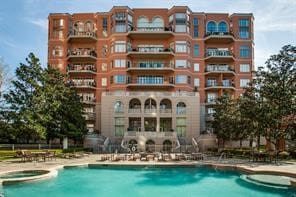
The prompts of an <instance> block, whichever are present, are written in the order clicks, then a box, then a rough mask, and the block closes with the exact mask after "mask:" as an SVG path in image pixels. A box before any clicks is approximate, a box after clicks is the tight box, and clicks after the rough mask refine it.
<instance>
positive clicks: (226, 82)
mask: <svg viewBox="0 0 296 197" xmlns="http://www.w3.org/2000/svg"><path fill="white" fill-rule="evenodd" d="M215 86H222V87H234V84H233V83H232V81H230V80H223V81H222V82H220V83H218V82H217V81H207V83H206V87H215Z"/></svg>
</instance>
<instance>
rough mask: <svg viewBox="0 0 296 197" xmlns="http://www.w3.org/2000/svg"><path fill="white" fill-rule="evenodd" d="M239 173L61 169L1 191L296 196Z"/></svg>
mask: <svg viewBox="0 0 296 197" xmlns="http://www.w3.org/2000/svg"><path fill="white" fill-rule="evenodd" d="M239 176H240V174H239V173H237V172H234V171H221V170H219V171H215V170H214V169H212V168H206V167H186V168H184V167H183V168H180V167H178V168H167V167H166V168H155V167H153V168H151V167H116V168H114V167H99V168H87V167H79V168H70V169H63V170H60V171H59V173H58V176H57V177H55V178H53V179H49V180H44V181H39V182H32V183H23V184H15V185H7V186H3V187H2V188H1V189H0V190H2V191H1V192H2V193H3V194H4V196H5V197H6V196H8V197H15V196H22V197H37V196H38V197H39V196H42V197H46V196H51V197H53V196H54V197H61V196H63V197H70V196H71V197H76V196H79V197H81V196H87V197H94V196H95V197H98V196H103V197H109V196H110V197H112V196H116V197H119V196H129V197H132V196H137V197H138V196H152V197H159V196H182V197H185V196H215V197H217V196H229V197H231V196H252V197H257V196H296V195H295V194H296V191H295V190H292V189H273V188H266V187H264V186H257V185H254V184H251V183H248V182H245V181H243V180H242V179H240V177H239ZM1 192H0V193H1Z"/></svg>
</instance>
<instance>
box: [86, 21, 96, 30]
mask: <svg viewBox="0 0 296 197" xmlns="http://www.w3.org/2000/svg"><path fill="white" fill-rule="evenodd" d="M93 29H94V26H93V23H92V22H90V21H88V22H86V23H85V31H86V32H93Z"/></svg>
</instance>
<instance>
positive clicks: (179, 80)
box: [176, 75, 187, 84]
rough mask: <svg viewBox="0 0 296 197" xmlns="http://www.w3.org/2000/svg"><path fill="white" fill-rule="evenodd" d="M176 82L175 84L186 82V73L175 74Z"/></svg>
mask: <svg viewBox="0 0 296 197" xmlns="http://www.w3.org/2000/svg"><path fill="white" fill-rule="evenodd" d="M176 83H177V84H184V83H187V76H186V75H177V76H176Z"/></svg>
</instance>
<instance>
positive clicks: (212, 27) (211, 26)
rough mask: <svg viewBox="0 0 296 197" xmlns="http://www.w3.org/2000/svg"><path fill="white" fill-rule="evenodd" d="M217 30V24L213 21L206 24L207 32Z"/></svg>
mask: <svg viewBox="0 0 296 197" xmlns="http://www.w3.org/2000/svg"><path fill="white" fill-rule="evenodd" d="M216 31H217V25H216V23H215V22H214V21H210V22H208V24H207V32H209V33H213V32H216Z"/></svg>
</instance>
